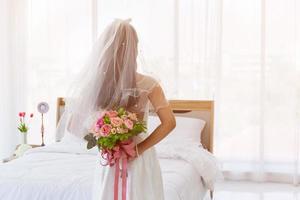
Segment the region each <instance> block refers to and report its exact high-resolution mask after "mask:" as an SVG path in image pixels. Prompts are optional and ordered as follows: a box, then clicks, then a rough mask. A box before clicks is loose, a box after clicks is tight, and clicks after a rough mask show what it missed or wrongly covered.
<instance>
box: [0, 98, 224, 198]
mask: <svg viewBox="0 0 300 200" xmlns="http://www.w3.org/2000/svg"><path fill="white" fill-rule="evenodd" d="M64 104H65V103H64V99H63V98H58V104H57V121H58V120H59V118H60V116H61V113H62V112H63V110H64ZM170 104H171V107H172V109H173V111H174V113H175V114H176V116H177V117H178V119H179V121H180V122H184V120H190V119H191V120H192V119H195V120H197V119H200V118H201V119H202V120H203V121H205V125H203V126H202V130H201V134H200V133H199V132H200V131H199V130H197V131H198V134H197V135H195V134H194V136H191V137H198V138H197V141H195V138H194V139H192V140H189V139H187V140H182V138H181V137H182V136H181V135H180V134H182V133H180V132H182V131H179V132H178V133H176V134H175V133H174V136H173V135H172V136H171V135H170V137H169V136H168V137H169V138H167V139H166V140H165V141H164V142H162V144H160V145H158V146H157V147H156V151H157V152H158V155H159V162H160V166H161V169H162V176H163V181H164V191H165V199H166V200H201V199H209V196H211V195H212V191H213V186H214V183H215V182H216V180H217V179H218V176H219V171H218V167H217V164H216V161H215V159H214V157H213V156H212V154H211V153H212V151H213V102H212V101H184V100H173V101H170ZM149 122H150V123H149V124H148V126H149V129H150V130H151V128H154V127H155V125H156V123H158V121H157V117H156V116H155V115H152V116H150V117H149ZM190 122H191V121H187V123H190ZM194 122H196V121H192V123H191V124H188V125H187V124H186V123H182V125H183V127H181V128H184V129H186V128H187V127H186V126H193V123H194ZM178 125H179V128H180V126H181V125H180V123H179V124H178V121H177V126H178ZM197 126H198V125H197ZM200 135H201V136H200ZM190 139H191V138H190ZM179 141H180V142H179ZM199 141H201V143H200V142H199ZM178 152H182V153H181V154H180V153H178ZM96 155H97V152H96V149H91V150H87V149H86V143H85V142H84V141H82V140H80V139H78V138H76V137H74V136H72V135H70V134H69V135H66V136H64V138H63V139H62V140H61V141H60V142H56V143H53V144H50V145H47V146H45V147H40V148H34V149H30V150H28V151H27V152H26V153H25V154H24V155H23V156H22V157H20V158H18V159H15V160H13V161H11V162H8V163H5V164H0V199H1V200H2V199H3V200H6V199H7V200H14V199H18V200H23V199H24V200H27V199H42V200H55V199H62V200H77V199H78V200H79V199H80V200H82V199H86V200H88V199H91V194H92V192H91V190H92V183H93V178H94V177H93V175H94V168H95V163H96V161H97V157H96Z"/></svg>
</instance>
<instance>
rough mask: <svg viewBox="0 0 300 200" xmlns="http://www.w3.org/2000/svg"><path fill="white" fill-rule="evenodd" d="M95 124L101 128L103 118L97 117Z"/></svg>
mask: <svg viewBox="0 0 300 200" xmlns="http://www.w3.org/2000/svg"><path fill="white" fill-rule="evenodd" d="M96 124H97V125H98V126H99V128H101V126H103V125H104V120H103V118H100V119H98V121H97V123H96Z"/></svg>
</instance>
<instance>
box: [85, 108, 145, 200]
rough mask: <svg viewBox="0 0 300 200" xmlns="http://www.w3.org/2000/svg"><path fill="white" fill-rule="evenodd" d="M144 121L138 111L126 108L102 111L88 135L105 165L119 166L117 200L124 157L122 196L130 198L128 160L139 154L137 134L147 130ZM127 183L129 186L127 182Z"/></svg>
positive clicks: (116, 186) (89, 142)
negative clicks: (139, 117)
mask: <svg viewBox="0 0 300 200" xmlns="http://www.w3.org/2000/svg"><path fill="white" fill-rule="evenodd" d="M146 131H147V129H146V125H145V122H144V121H140V120H138V118H137V116H136V114H135V113H132V112H129V111H126V110H125V109H124V108H122V107H121V108H119V109H117V110H109V111H105V112H103V113H101V115H100V117H99V118H98V119H97V120H96V122H95V123H94V124H93V126H92V128H91V129H90V133H89V134H88V135H86V136H85V137H84V139H85V140H87V141H88V144H87V148H88V149H91V148H93V147H94V146H97V147H98V149H99V151H100V152H101V156H102V158H103V159H104V160H106V161H107V163H105V164H102V165H109V166H114V165H115V166H116V168H115V184H114V197H115V198H114V199H115V200H116V199H118V180H119V178H118V177H119V173H120V166H119V161H120V159H122V178H124V180H123V181H122V184H123V187H122V199H125V198H126V177H127V162H128V160H129V159H131V158H134V157H135V156H136V151H135V144H134V142H133V140H132V139H133V137H134V136H136V135H138V134H140V133H142V132H146ZM124 184H125V185H124Z"/></svg>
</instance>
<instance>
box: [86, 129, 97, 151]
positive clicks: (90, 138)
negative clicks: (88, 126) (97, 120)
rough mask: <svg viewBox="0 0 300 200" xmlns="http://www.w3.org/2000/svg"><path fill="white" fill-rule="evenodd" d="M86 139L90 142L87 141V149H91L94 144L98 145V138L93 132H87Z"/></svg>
mask: <svg viewBox="0 0 300 200" xmlns="http://www.w3.org/2000/svg"><path fill="white" fill-rule="evenodd" d="M84 139H85V140H86V141H87V142H88V143H87V149H91V148H93V147H94V146H96V145H97V140H96V138H95V137H94V136H93V134H92V133H89V134H87V135H86V136H84Z"/></svg>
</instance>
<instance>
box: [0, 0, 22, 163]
mask: <svg viewBox="0 0 300 200" xmlns="http://www.w3.org/2000/svg"><path fill="white" fill-rule="evenodd" d="M26 8H27V3H26V2H25V1H24V2H19V1H16V0H10V1H8V0H1V1H0V30H1V31H0V44H1V45H0V71H1V73H0V93H1V98H0V125H1V131H0V137H1V139H0V159H1V158H4V157H6V156H8V155H10V154H11V152H12V151H13V150H14V149H15V147H16V145H17V144H18V143H19V142H20V141H21V138H20V135H19V134H18V132H17V128H16V127H17V121H18V119H17V116H18V112H19V111H22V110H23V109H25V93H26V90H25V88H26V83H27V81H26V77H25V76H24V72H25V70H26V64H27V51H26V43H27V36H28V35H27V18H26V16H27V9H26Z"/></svg>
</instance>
